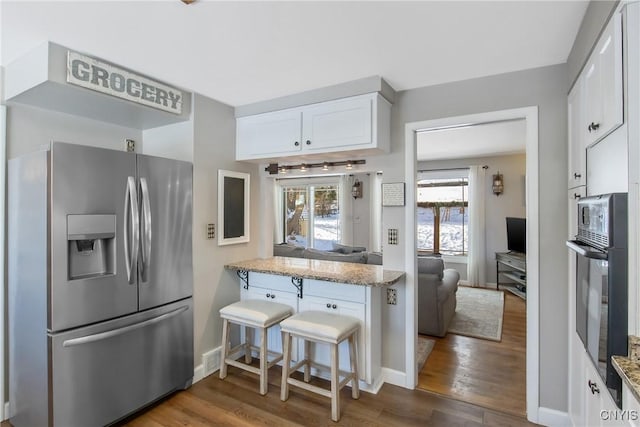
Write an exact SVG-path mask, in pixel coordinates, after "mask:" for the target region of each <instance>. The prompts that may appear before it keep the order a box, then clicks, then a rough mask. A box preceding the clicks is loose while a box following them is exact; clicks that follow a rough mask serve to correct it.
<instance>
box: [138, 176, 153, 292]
mask: <svg viewBox="0 0 640 427" xmlns="http://www.w3.org/2000/svg"><path fill="white" fill-rule="evenodd" d="M140 188H141V189H142V223H141V224H140V227H141V230H140V245H141V253H142V274H141V276H142V281H143V282H146V281H148V280H149V267H150V266H151V202H150V201H149V186H148V185H147V179H146V178H140Z"/></svg>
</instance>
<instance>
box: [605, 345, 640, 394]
mask: <svg viewBox="0 0 640 427" xmlns="http://www.w3.org/2000/svg"><path fill="white" fill-rule="evenodd" d="M611 364H612V365H613V367H614V368H615V370H616V371H617V372H618V374H619V375H620V378H622V380H623V381H624V382H625V383H626V384H627V385H628V386H629V389H630V390H631V392H632V393H633V395H634V396H635V398H636V399H638V401H640V337H634V336H633V335H629V356H626V357H625V356H612V357H611Z"/></svg>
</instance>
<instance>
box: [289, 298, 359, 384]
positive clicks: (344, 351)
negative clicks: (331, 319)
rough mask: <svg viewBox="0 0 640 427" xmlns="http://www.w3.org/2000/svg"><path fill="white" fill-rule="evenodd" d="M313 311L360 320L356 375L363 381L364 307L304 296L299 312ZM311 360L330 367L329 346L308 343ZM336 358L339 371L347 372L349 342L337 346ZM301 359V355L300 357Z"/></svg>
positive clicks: (346, 302)
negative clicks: (338, 361) (338, 362)
mask: <svg viewBox="0 0 640 427" xmlns="http://www.w3.org/2000/svg"><path fill="white" fill-rule="evenodd" d="M305 310H314V311H325V312H328V313H333V314H341V315H345V316H351V317H355V318H356V319H360V332H359V333H358V375H359V377H360V379H361V380H364V379H365V372H366V365H365V363H366V362H365V360H366V358H365V354H366V353H367V352H366V351H365V345H366V340H365V335H366V332H365V327H366V322H365V305H364V304H361V303H355V302H351V301H341V300H332V299H327V298H322V297H314V296H305V297H304V298H303V299H302V300H301V301H300V311H305ZM310 346H311V347H310V353H311V359H312V360H313V361H315V362H316V363H318V364H320V365H324V366H331V353H330V351H329V350H330V349H329V345H327V344H316V343H310ZM338 353H339V354H338V357H339V360H340V369H341V370H344V371H349V370H350V369H351V365H350V363H349V342H348V341H343V342H342V343H340V345H339V346H338ZM301 357H302V355H301Z"/></svg>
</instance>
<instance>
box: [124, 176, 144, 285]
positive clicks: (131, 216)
mask: <svg viewBox="0 0 640 427" xmlns="http://www.w3.org/2000/svg"><path fill="white" fill-rule="evenodd" d="M139 225H140V222H139V216H138V193H137V192H136V179H135V178H134V177H132V176H130V177H128V178H127V189H126V191H125V196H124V258H125V266H126V269H127V281H128V282H129V284H133V283H134V282H135V280H136V277H135V274H132V273H133V272H134V271H133V269H134V267H135V265H136V260H137V259H138V235H139V230H138V228H139Z"/></svg>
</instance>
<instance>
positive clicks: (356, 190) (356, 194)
mask: <svg viewBox="0 0 640 427" xmlns="http://www.w3.org/2000/svg"><path fill="white" fill-rule="evenodd" d="M351 195H352V196H353V198H354V199H362V181H358V180H357V179H356V180H355V182H354V183H353V186H352V187H351Z"/></svg>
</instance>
